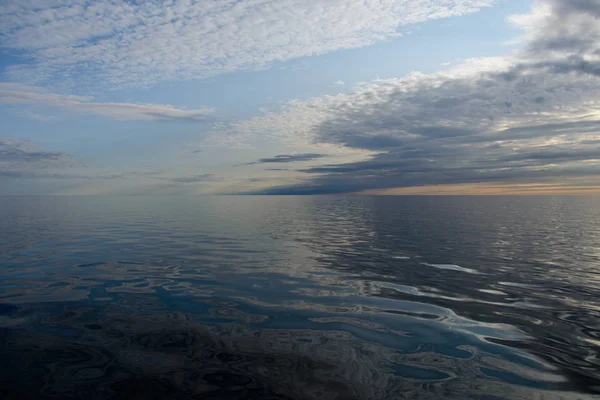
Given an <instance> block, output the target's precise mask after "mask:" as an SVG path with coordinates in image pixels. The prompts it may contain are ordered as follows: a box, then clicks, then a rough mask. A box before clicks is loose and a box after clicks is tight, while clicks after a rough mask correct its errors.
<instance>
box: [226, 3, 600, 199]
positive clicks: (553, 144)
mask: <svg viewBox="0 0 600 400" xmlns="http://www.w3.org/2000/svg"><path fill="white" fill-rule="evenodd" d="M598 4H600V2H598V1H590V0H587V1H586V0H580V1H575V2H572V1H566V0H564V1H558V0H553V1H546V2H541V3H537V4H536V6H535V8H534V10H533V12H532V13H531V14H530V15H528V16H519V17H517V18H513V19H512V21H513V22H514V21H517V20H518V21H519V22H520V23H521V25H522V26H526V27H527V28H526V29H525V32H526V34H525V38H526V43H525V46H524V48H523V50H522V51H520V52H519V53H516V54H513V55H510V56H507V57H495V58H483V59H472V60H467V61H463V62H461V63H460V64H458V65H455V66H454V67H452V68H450V69H448V70H445V71H442V72H439V73H435V74H430V75H424V74H420V73H412V74H409V75H408V76H406V77H404V78H401V79H387V80H377V81H374V82H372V83H370V84H365V85H363V86H362V87H360V88H359V89H358V90H356V91H354V92H353V93H347V94H340V95H336V96H323V97H317V98H313V99H309V100H306V101H293V102H290V103H289V104H287V105H285V106H283V107H282V108H281V109H280V110H278V111H274V112H267V113H265V114H264V115H262V116H260V117H256V118H253V119H250V120H246V121H241V122H239V123H237V124H236V125H235V129H237V130H239V131H240V132H242V133H244V134H273V135H278V136H279V137H281V138H282V140H287V141H295V142H296V143H297V145H298V146H300V145H304V144H312V145H331V146H338V147H341V148H343V149H350V150H363V151H365V152H369V153H368V154H370V156H369V157H365V158H363V160H361V161H353V162H347V163H343V164H336V165H319V166H313V167H309V168H303V169H301V170H299V172H301V173H304V174H308V175H307V178H306V179H305V182H304V183H301V184H299V185H287V186H281V187H273V188H268V189H265V190H262V191H261V193H267V194H315V193H343V192H356V191H362V190H365V189H385V188H394V187H411V186H420V185H447V184H467V183H485V182H513V183H515V182H517V183H518V182H524V183H529V182H545V181H547V180H563V179H572V178H574V177H589V178H590V179H596V183H597V184H598V185H600V179H599V178H598V177H600V152H598V151H597V150H596V149H595V148H591V147H590V143H593V142H594V141H595V140H597V138H598V135H600V76H599V74H598V70H597V67H596V65H597V64H598V60H599V59H600V52H599V51H598V49H599V46H600V25H599V24H597V20H598V15H599V14H598V13H597V12H598ZM590 39H591V40H590Z"/></svg>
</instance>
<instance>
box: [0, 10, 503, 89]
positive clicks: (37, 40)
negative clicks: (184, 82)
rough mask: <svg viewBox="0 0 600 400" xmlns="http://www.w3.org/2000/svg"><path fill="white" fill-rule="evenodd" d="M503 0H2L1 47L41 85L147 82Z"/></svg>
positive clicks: (12, 73) (386, 32)
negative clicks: (12, 55)
mask: <svg viewBox="0 0 600 400" xmlns="http://www.w3.org/2000/svg"><path fill="white" fill-rule="evenodd" d="M494 2H495V0H475V1H474V0H422V1H418V2H415V1H412V0H397V1H380V0H328V1H322V0H262V1H255V0H241V1H240V0H225V1H208V0H200V1H193V0H167V1H143V2H130V1H126V0H108V1H89V0H34V1H29V2H5V3H2V4H0V15H1V17H0V32H2V33H1V34H0V47H3V48H5V49H12V50H13V51H14V52H15V53H16V54H19V56H20V57H22V58H24V59H25V60H29V61H31V62H25V63H22V64H17V65H11V66H10V67H8V68H7V69H6V76H7V77H9V78H10V79H12V80H16V81H21V82H25V83H29V84H36V85H59V86H67V87H69V86H74V85H77V86H78V87H81V86H93V85H94V83H95V82H98V81H101V82H108V83H109V84H110V85H111V86H113V87H123V86H145V85H151V84H154V83H156V82H158V81H164V80H181V79H198V78H206V77H210V76H215V75H218V74H222V73H226V72H231V71H236V70H242V69H260V68H263V67H265V66H268V65H269V64H271V63H273V62H277V61H285V60H290V59H294V58H298V57H303V56H310V55H315V54H322V53H326V52H330V51H334V50H337V49H346V48H356V47H362V46H366V45H369V44H372V43H374V42H377V41H381V40H384V39H386V38H389V37H392V36H395V35H398V34H399V33H400V31H399V29H401V27H403V26H406V25H409V24H414V23H418V22H423V21H426V20H431V19H438V18H446V17H450V16H459V15H464V14H467V13H472V12H476V11H477V10H479V9H480V8H481V7H486V6H490V5H492V4H493V3H494Z"/></svg>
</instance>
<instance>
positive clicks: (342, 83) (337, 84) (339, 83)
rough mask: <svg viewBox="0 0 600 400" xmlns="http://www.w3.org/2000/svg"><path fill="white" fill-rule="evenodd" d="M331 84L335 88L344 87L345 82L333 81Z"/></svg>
mask: <svg viewBox="0 0 600 400" xmlns="http://www.w3.org/2000/svg"><path fill="white" fill-rule="evenodd" d="M333 84H334V85H335V86H344V85H345V84H346V82H344V81H335V82H333Z"/></svg>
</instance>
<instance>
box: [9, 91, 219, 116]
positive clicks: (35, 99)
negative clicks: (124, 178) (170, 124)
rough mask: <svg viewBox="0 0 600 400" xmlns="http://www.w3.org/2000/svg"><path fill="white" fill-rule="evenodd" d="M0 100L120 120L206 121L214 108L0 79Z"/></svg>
mask: <svg viewBox="0 0 600 400" xmlns="http://www.w3.org/2000/svg"><path fill="white" fill-rule="evenodd" d="M0 104H26V105H43V106H50V107H56V108H62V109H66V110H71V111H75V112H82V113H91V114H97V115H103V116H107V117H111V118H115V119H121V120H148V121H151V120H190V121H206V120H208V119H210V118H211V114H212V113H213V112H214V110H213V109H211V108H200V109H196V110H182V109H178V108H176V107H173V106H172V105H169V104H138V103H99V102H94V101H93V99H92V98H91V97H84V96H73V95H62V94H56V93H51V92H48V91H45V90H43V89H40V88H36V87H31V86H25V85H19V84H14V83H3V82H0ZM25 115H28V116H30V117H32V118H34V119H42V120H43V119H47V117H44V116H40V115H38V114H35V113H34V114H30V113H28V112H26V114H25Z"/></svg>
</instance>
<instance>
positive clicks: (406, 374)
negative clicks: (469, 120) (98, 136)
mask: <svg viewBox="0 0 600 400" xmlns="http://www.w3.org/2000/svg"><path fill="white" fill-rule="evenodd" d="M0 282H1V283H0V398H3V399H4V398H15V399H29V398H32V399H33V398H60V399H69V398H73V399H76V398H85V399H109V398H124V399H125V398H127V399H132V398H144V399H145V398H170V399H183V398H198V399H401V398H410V399H421V398H425V399H429V398H431V399H442V398H444V399H446V398H447V399H562V398H564V399H584V398H586V399H587V398H596V394H600V359H599V351H600V197H491V198H490V197H187V198H171V197H163V198H160V197H156V198H144V197H129V198H109V197H106V198H104V197H89V198H86V197H81V198H77V197H70V198H49V197H29V198H17V197H12V198H11V197H4V198H0Z"/></svg>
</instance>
